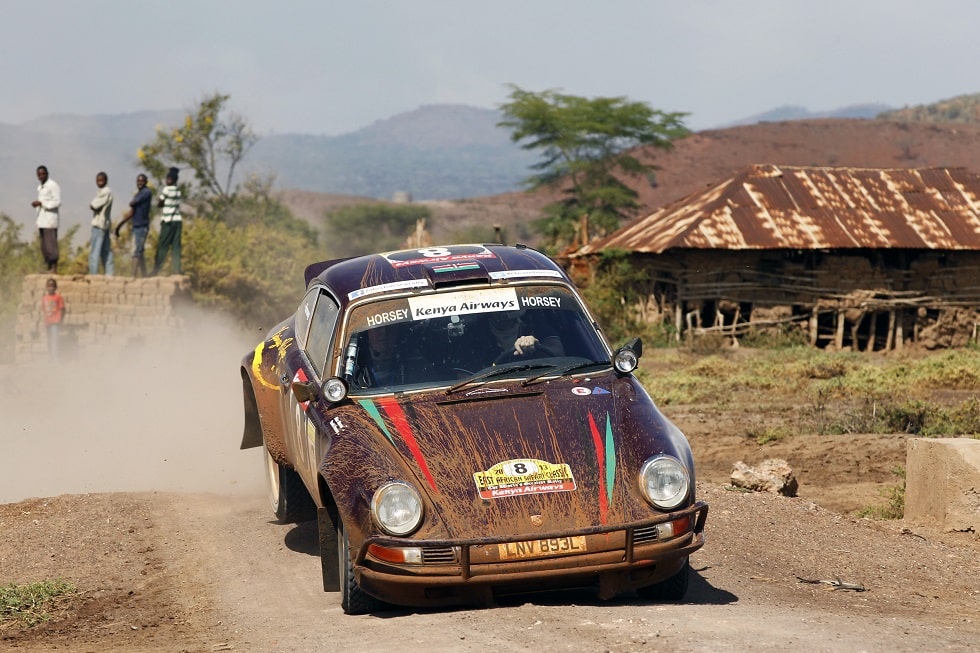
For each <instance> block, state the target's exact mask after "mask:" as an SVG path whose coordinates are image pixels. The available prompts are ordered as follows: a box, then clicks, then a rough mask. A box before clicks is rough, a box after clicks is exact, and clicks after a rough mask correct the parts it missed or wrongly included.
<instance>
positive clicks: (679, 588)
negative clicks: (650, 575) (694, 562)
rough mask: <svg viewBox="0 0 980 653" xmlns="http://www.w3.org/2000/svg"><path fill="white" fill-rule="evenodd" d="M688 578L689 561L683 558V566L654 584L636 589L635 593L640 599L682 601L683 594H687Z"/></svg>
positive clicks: (689, 576)
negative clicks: (665, 578)
mask: <svg viewBox="0 0 980 653" xmlns="http://www.w3.org/2000/svg"><path fill="white" fill-rule="evenodd" d="M690 579H691V562H690V560H689V559H687V558H685V559H684V566H683V567H681V569H680V571H678V572H677V573H676V574H674V575H673V576H671V577H670V578H668V579H667V580H664V581H661V582H659V583H657V584H656V585H647V586H646V587H640V588H638V589H637V590H636V593H637V595H638V596H639V597H640V598H641V599H646V600H650V601H671V602H676V601H683V600H684V596H685V595H686V594H687V587H688V585H689V584H690Z"/></svg>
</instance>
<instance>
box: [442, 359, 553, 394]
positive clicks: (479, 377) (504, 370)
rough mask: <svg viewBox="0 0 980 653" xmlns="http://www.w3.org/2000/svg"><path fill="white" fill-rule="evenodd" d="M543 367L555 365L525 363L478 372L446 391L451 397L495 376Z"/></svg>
mask: <svg viewBox="0 0 980 653" xmlns="http://www.w3.org/2000/svg"><path fill="white" fill-rule="evenodd" d="M543 367H548V368H552V367H554V365H551V364H548V363H525V364H523V365H511V366H508V367H496V368H493V369H491V370H489V371H487V372H477V373H476V374H474V375H473V376H471V377H470V378H468V379H466V380H465V381H460V382H459V383H457V384H456V385H454V386H451V387H449V388H447V389H446V394H447V395H451V394H452V393H454V392H456V391H457V390H461V389H463V388H465V387H466V386H468V385H470V384H472V383H486V381H487V379H492V378H493V377H495V376H502V375H504V374H509V373H511V372H525V371H527V370H537V369H541V368H543Z"/></svg>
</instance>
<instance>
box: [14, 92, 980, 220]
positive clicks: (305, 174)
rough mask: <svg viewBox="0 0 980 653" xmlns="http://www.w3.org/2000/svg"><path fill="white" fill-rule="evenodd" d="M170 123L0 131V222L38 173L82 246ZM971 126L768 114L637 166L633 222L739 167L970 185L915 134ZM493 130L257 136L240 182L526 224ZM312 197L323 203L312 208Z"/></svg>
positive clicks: (863, 109) (474, 122) (908, 115)
mask: <svg viewBox="0 0 980 653" xmlns="http://www.w3.org/2000/svg"><path fill="white" fill-rule="evenodd" d="M183 114H184V112H183V111H144V112H138V113H131V114H120V115H99V116H76V115H53V116H48V117H45V118H41V119H38V120H33V121H30V122H27V123H22V124H19V125H7V124H0V179H2V180H3V183H2V184H0V212H3V213H6V214H7V215H10V216H11V217H12V218H14V219H15V220H17V221H18V222H20V223H22V224H25V225H30V226H31V228H33V223H34V211H33V209H31V208H30V202H31V200H33V199H34V189H35V186H36V183H37V181H36V178H35V176H34V169H35V167H36V166H37V165H38V164H40V163H44V164H46V165H48V167H49V169H50V170H51V174H52V178H53V179H55V180H57V181H58V183H60V184H61V186H62V191H63V195H64V207H65V208H64V211H63V216H64V225H65V227H70V226H72V225H74V224H77V225H81V226H82V227H83V228H82V233H83V234H87V233H88V224H89V221H88V218H89V212H88V209H87V205H88V202H89V200H91V198H92V196H93V195H94V189H95V185H94V178H95V173H96V172H98V171H99V170H105V171H106V172H108V173H109V177H110V179H109V183H110V186H112V188H113V189H114V190H115V192H116V194H117V196H119V197H122V198H128V197H129V195H130V194H131V193H132V191H133V189H134V178H135V176H136V173H137V172H138V169H137V167H136V165H135V163H136V161H135V153H136V150H137V148H138V147H139V146H140V145H141V144H143V143H145V142H146V141H148V140H150V139H151V138H152V137H153V134H154V132H155V130H156V127H158V126H167V125H174V124H177V123H178V122H179V121H180V120H181V119H182V116H183ZM978 115H980V95H965V96H960V97H957V98H951V99H948V100H943V101H941V102H938V103H935V104H932V105H927V106H922V107H911V108H904V109H896V110H889V109H887V107H884V105H876V104H868V105H856V106H852V107H845V108H841V109H837V110H834V111H831V112H821V113H817V112H811V111H808V110H807V109H804V108H802V107H792V106H786V107H781V108H777V109H773V110H772V111H769V112H766V113H763V114H759V115H756V116H751V117H749V118H746V119H744V120H741V121H738V122H739V124H738V125H736V126H731V127H729V128H719V129H712V130H703V131H701V132H697V133H695V134H692V135H691V136H690V137H689V138H687V139H685V140H684V141H681V142H678V144H677V147H675V148H674V150H673V151H672V152H668V153H664V152H660V151H656V150H650V151H649V152H648V154H647V156H648V157H649V158H650V160H651V161H653V162H655V163H656V164H657V165H659V166H660V167H661V168H662V170H661V171H659V172H658V173H657V175H656V181H655V184H656V185H654V186H651V185H650V184H648V183H647V182H646V180H644V181H643V182H642V183H640V184H638V185H637V188H638V190H639V192H640V196H641V201H642V202H643V205H644V210H647V209H651V210H652V209H653V208H657V207H659V206H661V205H662V204H663V203H665V202H669V201H673V200H675V199H677V198H678V197H680V196H682V195H684V194H686V193H688V192H691V191H692V190H694V189H697V188H698V187H699V185H701V184H704V183H709V182H713V181H717V180H720V179H722V178H724V177H725V176H727V175H728V174H731V173H732V172H733V171H734V170H736V169H737V168H738V167H740V166H742V165H747V164H750V163H760V162H768V163H784V164H794V165H864V166H900V167H911V166H923V165H965V166H967V167H970V168H972V169H975V170H978V171H980V147H978V144H977V143H974V142H973V141H971V140H970V138H972V130H970V129H966V128H961V129H960V131H959V133H958V134H957V133H955V132H951V131H950V130H949V129H946V128H941V129H938V130H936V129H933V128H930V129H925V127H926V125H925V124H924V123H930V124H932V123H949V124H950V125H951V126H955V125H961V124H964V123H972V122H977V120H978V118H977V116H978ZM817 116H820V117H821V119H817V118H816V117H817ZM877 116H881V117H877ZM876 117H877V118H876ZM858 118H860V119H858ZM500 119H501V116H500V113H499V112H498V111H496V110H493V109H482V108H476V107H469V106H462V105H428V106H423V107H420V108H418V109H416V110H414V111H409V112H406V113H402V114H399V115H396V116H393V117H391V118H389V119H387V120H380V121H377V122H375V123H373V124H371V125H369V126H367V127H365V128H363V129H360V130H358V131H356V132H353V133H350V134H344V135H341V136H316V135H308V134H306V135H304V134H272V135H267V136H263V137H262V138H261V139H260V140H259V142H258V143H257V144H256V146H255V148H254V149H253V150H252V151H251V152H250V153H249V156H248V158H247V159H246V162H245V168H246V169H245V170H244V172H249V171H250V172H257V173H263V174H269V173H274V174H275V175H276V178H277V182H276V185H277V188H278V189H279V190H280V191H282V192H283V193H285V195H284V197H290V198H297V200H298V204H297V205H296V207H295V208H296V209H297V210H298V211H299V212H300V213H302V214H303V215H304V216H307V217H310V218H311V219H313V218H315V217H316V216H318V215H319V214H320V212H321V210H322V208H323V207H325V206H336V205H337V204H338V202H341V201H342V202H347V201H348V200H350V201H355V198H373V199H378V200H387V199H391V198H392V196H393V195H394V193H396V192H407V193H410V194H411V196H412V198H413V199H415V200H416V201H429V202H431V203H432V204H433V206H438V207H439V213H440V215H442V214H445V215H446V216H447V219H450V220H459V221H461V223H462V224H467V225H479V224H486V223H488V221H493V222H501V223H504V224H506V223H508V222H515V221H526V220H527V219H528V216H529V215H531V214H533V211H535V210H536V209H537V207H540V205H541V204H542V203H543V202H544V201H546V199H547V197H546V196H545V195H544V194H541V193H538V194H536V195H533V196H529V195H527V194H526V193H523V192H520V191H521V189H522V186H521V181H522V180H523V179H524V178H525V177H527V176H528V175H529V174H530V165H531V164H532V163H533V162H534V161H535V160H536V157H535V155H534V154H533V153H529V152H526V151H524V150H522V149H521V148H520V147H519V146H518V145H516V144H515V143H512V142H511V141H510V134H509V132H508V131H506V130H503V129H501V128H499V127H497V123H498V122H499V121H500ZM967 126H969V125H967ZM631 183H634V182H631ZM289 191H293V192H289ZM323 194H329V195H330V196H332V198H326V199H323V200H320V199H318V197H317V196H318V195H323ZM337 196H344V197H346V198H347V199H342V198H338V197H337ZM491 206H492V208H488V207H491ZM481 211H482V213H481Z"/></svg>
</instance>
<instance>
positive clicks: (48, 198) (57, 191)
mask: <svg viewBox="0 0 980 653" xmlns="http://www.w3.org/2000/svg"><path fill="white" fill-rule="evenodd" d="M37 180H38V182H40V183H39V185H38V187H37V199H36V200H34V201H33V202H31V206H33V207H34V208H35V209H36V210H37V229H38V233H39V234H40V237H41V256H43V257H44V262H45V263H46V264H47V266H48V272H50V273H52V274H57V273H58V210H59V209H60V208H61V187H60V186H58V184H57V182H55V180H53V179H49V178H48V168H47V166H38V167H37Z"/></svg>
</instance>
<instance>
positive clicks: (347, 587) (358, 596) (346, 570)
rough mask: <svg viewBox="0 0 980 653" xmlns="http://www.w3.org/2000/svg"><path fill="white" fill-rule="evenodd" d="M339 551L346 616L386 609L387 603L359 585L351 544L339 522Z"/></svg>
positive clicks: (341, 590) (342, 606) (342, 596)
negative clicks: (355, 574) (355, 573)
mask: <svg viewBox="0 0 980 653" xmlns="http://www.w3.org/2000/svg"><path fill="white" fill-rule="evenodd" d="M337 549H338V551H339V554H340V555H338V556H337V559H338V560H339V561H340V607H341V608H343V609H344V614H367V613H369V612H375V611H377V610H381V609H382V608H384V607H385V605H386V604H385V603H384V602H383V601H381V600H380V599H376V598H374V597H373V596H371V595H370V594H367V593H366V592H364V591H363V590H362V589H361V586H360V585H358V584H357V578H356V577H355V576H354V560H353V559H352V558H351V554H350V553H351V552H350V542H349V541H348V540H347V531H346V529H344V524H343V522H341V521H339V520H338V522H337Z"/></svg>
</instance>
